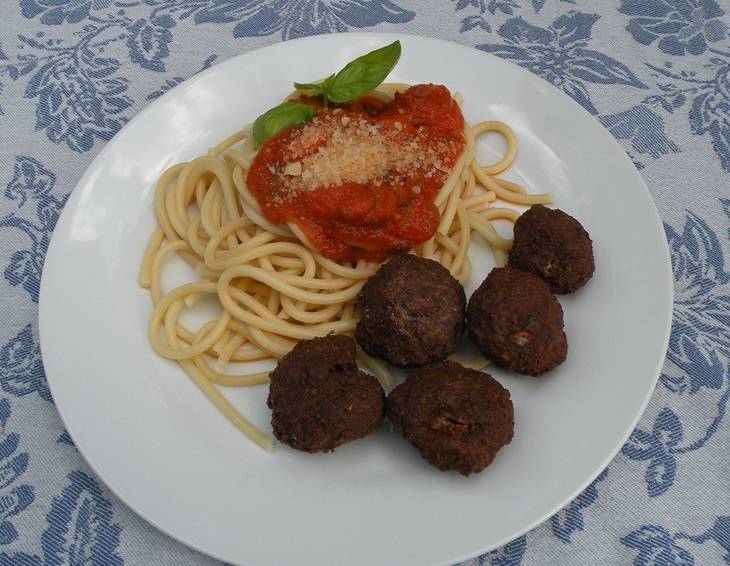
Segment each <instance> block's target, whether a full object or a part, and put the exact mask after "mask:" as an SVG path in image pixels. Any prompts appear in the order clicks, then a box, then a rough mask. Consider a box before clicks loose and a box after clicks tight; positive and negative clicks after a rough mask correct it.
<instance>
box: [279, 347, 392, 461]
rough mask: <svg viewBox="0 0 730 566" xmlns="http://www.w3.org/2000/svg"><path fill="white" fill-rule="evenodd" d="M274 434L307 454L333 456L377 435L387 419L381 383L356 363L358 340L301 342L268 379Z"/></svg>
mask: <svg viewBox="0 0 730 566" xmlns="http://www.w3.org/2000/svg"><path fill="white" fill-rule="evenodd" d="M270 379H271V385H270V388H269V398H268V401H267V404H268V406H269V408H270V409H271V426H272V428H273V431H274V436H275V437H276V438H277V439H278V440H280V441H281V442H283V443H285V444H288V445H289V446H291V447H292V448H296V449H297V450H303V451H305V452H330V451H332V450H334V449H335V448H337V447H338V446H341V445H342V444H346V443H347V442H351V441H353V440H357V439H358V438H362V437H364V436H367V435H368V434H370V433H371V432H373V431H374V430H375V429H376V428H378V425H379V424H380V421H381V420H382V419H383V412H384V401H385V394H384V393H383V389H382V387H381V386H380V383H379V382H378V380H377V379H376V378H375V377H373V376H372V375H369V374H367V373H364V372H362V371H360V370H359V369H358V368H357V365H356V364H355V341H354V340H353V339H352V338H350V337H349V336H343V335H341V334H340V335H336V334H333V335H330V336H326V337H324V338H313V339H312V340H303V341H301V342H299V343H298V344H297V345H296V346H294V348H293V349H292V351H291V352H289V353H288V354H287V355H285V356H284V357H283V358H282V359H281V360H279V363H278V364H277V366H276V369H274V371H272V372H271V375H270Z"/></svg>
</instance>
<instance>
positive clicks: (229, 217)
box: [139, 84, 551, 449]
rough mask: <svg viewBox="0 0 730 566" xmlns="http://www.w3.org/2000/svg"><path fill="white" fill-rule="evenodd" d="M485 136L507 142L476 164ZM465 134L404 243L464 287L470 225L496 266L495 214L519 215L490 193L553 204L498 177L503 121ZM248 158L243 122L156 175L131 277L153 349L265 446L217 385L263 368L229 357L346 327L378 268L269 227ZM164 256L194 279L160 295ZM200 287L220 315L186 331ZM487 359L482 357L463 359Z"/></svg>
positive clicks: (279, 351)
mask: <svg viewBox="0 0 730 566" xmlns="http://www.w3.org/2000/svg"><path fill="white" fill-rule="evenodd" d="M407 87H408V85H400V84H388V85H381V87H379V89H378V92H377V95H378V96H381V97H385V98H387V97H392V96H393V94H394V93H395V92H397V91H399V90H404V89H405V88H407ZM455 98H456V100H457V101H460V99H461V97H460V95H455ZM490 132H493V133H498V134H499V135H501V136H502V137H503V138H504V139H505V140H506V142H507V150H506V152H505V155H504V157H502V158H501V159H500V160H499V161H498V162H497V163H494V164H492V165H487V166H484V165H481V164H479V163H478V162H477V161H476V157H475V154H476V138H477V136H479V135H483V134H486V133H490ZM464 138H465V141H466V144H465V148H464V151H463V153H462V154H461V156H460V157H459V159H458V160H457V162H456V164H455V166H454V168H453V169H452V171H451V173H450V174H449V176H448V178H447V180H446V182H445V183H444V185H443V187H442V188H441V190H440V191H439V193H438V194H437V196H436V198H435V201H434V203H435V205H436V206H437V207H438V209H439V213H440V219H441V220H440V223H439V226H438V229H437V231H436V233H435V235H434V237H433V238H432V239H431V240H429V241H427V242H425V243H424V244H421V245H419V246H417V247H416V248H415V250H413V253H415V254H417V255H420V256H422V257H426V258H433V259H436V260H437V261H439V262H441V263H442V264H443V265H444V266H445V267H446V268H447V269H449V271H450V272H451V274H452V275H453V276H454V277H455V278H456V279H458V280H459V281H460V282H461V283H462V284H464V283H466V281H467V280H468V279H469V277H470V275H471V262H470V261H469V255H468V250H469V244H470V239H471V237H472V233H474V232H476V233H477V234H479V235H480V236H482V237H483V238H484V239H485V240H486V241H487V242H488V243H489V245H490V246H491V248H492V250H493V252H494V254H495V260H496V262H497V263H498V264H503V263H504V262H505V259H506V254H507V252H508V251H509V249H510V247H511V240H509V239H507V238H504V237H502V236H500V235H499V234H498V233H497V231H496V230H495V228H494V226H493V225H492V221H493V220H496V219H500V220H507V221H509V222H514V221H515V220H516V219H517V217H518V216H519V213H518V212H516V211H515V210H513V209H511V208H506V207H499V206H496V202H497V201H498V200H501V201H504V202H507V203H511V204H516V205H530V204H535V203H548V202H550V201H551V197H550V195H549V194H527V192H526V190H525V189H524V188H523V187H521V186H519V185H517V184H515V183H512V182H509V181H506V180H504V179H501V178H499V177H498V175H500V174H502V173H504V172H505V171H507V170H508V169H509V168H510V167H511V166H512V164H513V163H514V161H515V159H516V157H517V139H516V137H515V134H514V132H513V131H512V130H511V129H510V128H509V126H507V125H506V124H504V123H502V122H495V121H489V122H480V123H478V124H475V125H473V126H468V125H467V126H466V127H465V130H464ZM255 154H256V152H255V149H254V146H253V141H252V138H251V129H250V127H247V128H244V129H243V130H241V131H239V132H237V133H235V134H233V135H232V136H230V137H228V138H227V139H226V140H224V141H222V142H221V143H220V144H218V145H217V146H216V147H214V148H212V149H211V150H210V151H209V152H208V154H207V155H204V156H201V157H198V158H196V159H193V160H192V161H190V162H188V163H181V164H177V165H174V166H172V167H170V168H169V169H168V170H167V171H166V172H165V173H164V174H163V175H162V176H161V178H160V180H159V182H158V184H157V188H156V192H155V196H154V206H155V212H156V215H157V220H158V224H159V227H158V228H157V229H156V230H155V232H154V234H153V235H152V237H151V239H150V241H149V244H148V245H147V249H146V251H145V254H144V259H143V261H142V268H141V272H140V275H139V285H140V287H143V288H146V289H149V290H150V294H151V297H152V302H153V304H154V310H153V314H152V317H151V320H150V323H149V339H150V343H151V344H152V346H153V348H154V349H155V351H156V352H157V353H158V354H160V355H161V356H164V357H166V358H169V359H172V360H176V361H177V362H178V363H179V364H180V365H181V366H182V367H183V369H184V370H185V371H186V372H187V373H188V374H189V375H190V377H191V378H192V379H193V381H194V382H195V384H196V385H197V386H198V387H199V388H200V389H201V390H202V391H203V393H205V394H206V396H208V397H209V398H210V400H211V401H212V402H213V403H214V404H215V406H216V407H217V408H218V409H219V410H220V411H221V412H222V413H223V414H224V415H225V416H226V417H227V418H228V420H229V421H230V422H231V423H233V424H234V425H235V426H236V427H238V428H239V429H240V430H241V431H242V432H243V433H244V434H245V435H247V436H248V437H249V438H250V439H251V440H253V441H254V442H256V443H257V444H259V445H260V446H262V447H263V448H265V449H271V447H272V441H271V439H270V438H269V437H268V436H267V435H266V434H264V433H263V432H262V431H261V430H259V429H258V428H257V427H255V426H254V425H253V424H252V423H251V422H249V421H248V420H247V419H246V418H245V417H244V416H243V415H242V414H240V412H239V411H237V410H236V408H235V407H234V406H233V405H231V404H230V403H229V402H228V401H227V400H226V399H225V397H224V396H223V395H222V394H221V393H220V391H219V390H218V389H217V387H216V386H218V385H220V386H226V387H242V386H248V385H254V384H259V383H265V382H267V381H268V372H256V373H239V374H234V373H231V372H232V371H235V370H232V369H231V368H233V367H234V366H233V365H232V364H240V363H246V362H255V361H262V360H272V359H278V358H281V357H282V356H284V355H285V354H286V353H287V352H288V351H289V350H290V349H291V348H292V347H293V346H294V345H295V344H296V342H297V341H298V340H304V339H309V338H314V337H317V336H324V335H326V334H328V333H330V332H336V333H345V334H352V333H353V332H354V329H355V325H356V323H357V318H358V315H357V309H356V299H357V295H358V292H359V291H360V289H361V288H362V286H363V285H364V283H365V281H366V280H367V279H368V277H370V276H371V275H372V274H373V273H375V271H376V270H377V265H374V264H367V263H365V262H359V263H358V264H357V265H342V264H338V263H336V262H334V261H331V260H329V259H327V258H326V257H324V256H323V255H321V254H319V253H317V252H316V251H314V250H313V249H312V248H311V246H309V245H307V242H306V238H305V237H304V235H303V234H302V233H301V231H300V230H299V229H298V228H297V226H296V225H289V226H285V225H274V224H272V223H270V222H269V221H268V220H267V219H266V218H265V217H264V215H263V213H262V211H261V209H260V207H259V205H258V203H257V202H256V200H255V198H253V196H252V195H251V194H250V193H249V191H248V189H247V187H246V182H245V179H246V172H247V170H248V168H249V167H250V166H251V163H252V161H253V159H254V157H255ZM172 252H174V253H176V254H177V255H178V256H179V257H181V258H182V259H183V260H184V261H186V262H187V263H188V264H189V265H191V266H192V267H193V268H194V269H195V270H196V272H197V273H198V275H199V276H200V280H199V281H198V282H193V283H187V284H184V285H180V286H178V287H176V288H175V289H173V290H171V291H169V292H164V291H163V288H162V275H163V264H164V260H165V258H166V257H167V256H168V255H169V254H170V253H172ZM204 295H212V296H215V297H216V298H217V301H218V304H219V305H220V314H219V316H218V317H217V318H216V319H214V320H211V321H209V322H208V323H206V324H204V325H203V326H201V327H200V328H199V329H197V330H195V331H193V330H191V329H188V328H186V327H185V326H184V325H182V324H181V323H180V321H179V316H180V314H181V312H182V310H183V309H185V308H192V307H194V306H195V304H196V303H197V302H198V301H199V300H200V298H201V297H202V296H204ZM357 357H358V360H359V361H360V362H361V363H362V364H363V365H365V366H367V367H369V368H370V369H371V370H372V371H373V373H374V374H375V375H376V376H377V377H378V378H379V379H380V380H381V382H382V383H383V386H384V387H385V388H386V390H390V389H391V388H392V387H393V386H394V381H393V377H392V375H391V373H390V371H389V370H388V368H387V366H386V364H384V363H383V362H381V361H378V360H375V359H373V358H371V357H370V356H368V355H367V354H365V353H364V352H362V351H360V350H358V355H357ZM485 364H486V360H483V359H480V360H476V361H474V362H472V363H471V364H470V365H472V366H473V367H483V366H484V365H485Z"/></svg>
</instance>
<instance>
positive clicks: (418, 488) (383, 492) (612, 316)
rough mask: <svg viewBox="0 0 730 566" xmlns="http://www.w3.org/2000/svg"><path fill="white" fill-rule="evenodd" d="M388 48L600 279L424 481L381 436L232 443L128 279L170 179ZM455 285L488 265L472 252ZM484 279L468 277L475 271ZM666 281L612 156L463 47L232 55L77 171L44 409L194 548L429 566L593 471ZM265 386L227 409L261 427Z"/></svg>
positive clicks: (539, 511)
mask: <svg viewBox="0 0 730 566" xmlns="http://www.w3.org/2000/svg"><path fill="white" fill-rule="evenodd" d="M396 38H399V39H400V40H401V42H402V44H403V56H402V59H401V61H400V63H399V64H398V66H397V68H396V70H395V71H394V73H393V74H392V75H391V77H390V80H394V81H403V82H411V83H417V82H434V83H442V84H445V85H448V86H449V87H450V88H451V89H452V90H455V91H460V92H461V93H463V95H464V100H465V102H464V113H465V115H466V117H467V119H468V120H470V121H472V122H474V121H479V120H485V119H496V120H503V121H505V122H507V123H508V124H510V125H511V126H512V127H513V128H514V130H515V132H516V133H517V137H518V139H519V142H520V154H519V158H518V160H517V164H516V172H517V173H516V174H517V176H518V177H520V178H522V179H523V180H524V181H525V182H526V183H527V184H528V185H529V186H530V187H532V188H533V190H534V191H540V192H542V191H550V192H552V193H553V194H554V195H555V198H556V200H555V204H556V206H558V207H560V208H562V209H564V210H566V211H568V212H569V213H571V214H573V215H575V216H576V217H577V218H578V219H579V220H580V221H581V222H582V223H583V224H584V225H585V226H586V228H587V229H588V231H589V232H590V233H591V236H592V237H593V240H594V242H595V255H596V274H595V276H594V278H593V279H592V280H591V282H590V283H589V284H588V285H587V287H585V288H584V289H582V290H581V291H579V292H577V293H575V294H573V295H570V296H566V297H561V298H560V301H561V303H562V304H563V307H564V309H565V319H566V330H567V334H568V339H569V343H570V351H569V354H568V360H567V362H566V363H565V364H563V365H562V366H560V367H559V368H558V369H557V370H556V371H554V372H552V373H550V374H548V375H547V376H545V377H543V378H541V379H531V378H529V377H524V376H518V375H514V374H510V373H508V372H502V371H498V370H494V371H493V373H494V375H495V376H496V377H497V378H498V379H499V380H500V381H501V382H502V383H503V384H504V385H505V386H506V387H508V388H509V389H510V391H511V392H512V397H513V399H514V404H515V412H516V414H515V418H516V429H515V438H514V441H513V442H512V444H510V445H509V446H508V447H506V448H505V449H503V450H502V451H501V452H500V454H499V455H498V457H497V458H496V460H495V462H494V464H492V466H490V467H489V468H488V469H487V470H486V471H485V472H483V473H481V474H479V475H477V476H473V477H469V478H464V477H462V476H459V475H457V474H445V473H441V472H439V471H437V470H436V469H435V468H432V467H430V466H429V465H427V464H426V463H425V462H424V461H423V460H422V459H421V458H420V457H419V456H418V454H417V452H416V451H415V450H414V449H413V448H411V447H410V446H409V445H408V444H407V443H406V442H405V441H404V440H403V439H402V438H400V436H399V434H398V433H397V432H392V431H390V429H389V427H388V426H387V425H384V426H383V428H382V430H381V431H379V432H378V433H377V434H376V435H373V436H371V437H369V438H367V439H365V440H362V441H358V442H354V443H352V444H350V445H348V446H345V447H343V448H341V449H338V450H337V452H336V453H334V454H332V455H314V456H312V455H308V454H304V453H301V452H297V451H294V450H290V449H289V448H287V447H284V446H277V448H276V450H275V451H274V452H273V453H271V454H269V453H266V452H263V451H262V450H261V449H260V448H258V447H257V446H254V445H253V444H252V443H251V442H249V441H248V440H247V439H246V438H244V437H243V436H242V435H241V434H240V433H239V432H238V431H237V430H236V429H234V427H233V426H231V425H230V424H229V423H228V422H227V421H226V420H225V418H224V417H222V416H221V415H220V414H219V413H218V412H217V411H216V410H215V409H214V408H213V406H212V405H211V404H210V403H209V401H208V400H207V399H206V398H205V397H204V396H203V395H202V394H201V393H200V392H199V391H198V390H197V389H196V388H195V386H194V385H193V384H192V382H191V381H190V380H189V379H188V378H187V377H186V376H185V374H184V373H183V371H182V370H181V369H180V368H179V367H178V366H177V365H175V364H174V363H173V362H169V361H167V360H163V359H161V358H159V357H158V356H157V355H155V353H154V352H153V351H152V349H151V348H150V346H149V344H148V342H147V322H148V318H149V315H150V312H151V304H150V299H149V297H148V294H147V292H146V291H143V290H141V289H139V288H137V285H136V279H137V270H138V268H139V263H140V260H141V258H142V253H143V248H144V245H145V243H146V239H147V238H148V236H149V235H150V233H151V231H152V229H153V227H154V216H153V212H152V193H153V187H154V184H155V181H156V179H157V178H158V176H159V175H160V173H161V172H162V171H163V170H164V169H165V168H166V167H168V166H169V165H170V164H172V163H175V162H178V161H181V160H186V159H189V158H191V157H193V156H196V155H199V154H201V153H202V152H204V151H206V150H207V148H208V147H211V146H212V145H214V144H215V143H216V142H217V141H219V140H221V139H223V138H224V137H226V136H227V135H228V134H230V133H232V132H233V131H235V130H237V129H239V128H240V127H241V126H242V125H243V124H244V123H246V122H249V121H250V120H252V119H253V118H255V117H256V116H257V115H259V114H260V113H261V112H263V111H264V110H266V109H267V108H268V107H270V106H272V105H274V104H275V103H277V102H278V101H279V100H280V99H281V98H282V97H283V96H284V95H285V94H286V93H287V92H288V91H289V89H290V87H291V83H292V81H293V80H300V81H301V80H308V79H312V78H316V77H323V76H326V75H328V74H329V73H330V72H332V71H333V70H335V69H337V68H340V67H341V66H342V65H344V63H345V62H347V61H348V60H350V59H352V58H354V57H355V56H357V55H359V54H361V53H363V52H365V51H368V50H370V49H374V48H376V47H379V46H382V45H384V44H385V43H387V42H390V41H393V40H394V39H396ZM473 257H474V258H475V260H476V262H477V274H476V275H475V276H474V278H473V280H472V282H471V285H470V286H471V288H472V289H473V288H474V287H475V286H476V285H477V284H478V283H479V280H480V279H481V276H482V275H484V274H485V270H486V269H487V268H488V265H489V263H490V262H491V259H490V258H489V255H488V253H487V252H485V251H484V249H475V250H474V252H473ZM479 271H481V274H480V273H479ZM671 297H672V283H671V270H670V263H669V255H668V250H667V244H666V241H665V238H664V232H663V230H662V225H661V222H660V220H659V217H658V215H657V212H656V209H655V208H654V204H653V203H652V200H651V197H650V195H649V193H648V191H647V189H646V187H645V185H644V183H643V182H642V180H641V178H640V177H639V175H638V173H637V172H636V170H635V169H634V167H633V165H632V164H631V162H630V161H629V159H627V157H626V155H625V154H624V152H623V151H622V149H621V148H620V146H619V145H618V144H617V143H616V142H615V141H614V140H613V138H612V137H611V136H610V135H609V134H608V133H607V132H606V130H604V129H603V128H602V127H601V126H600V125H599V124H598V122H597V121H595V120H594V119H593V118H592V117H591V116H589V115H588V114H587V113H586V112H585V111H584V110H583V109H581V108H580V107H579V106H578V105H577V104H576V103H575V102H573V101H572V100H571V99H570V98H568V97H567V96H565V95H564V94H563V93H562V92H559V91H558V90H556V89H554V88H553V87H552V86H550V85H548V84H547V83H545V82H543V81H542V80H540V79H538V78H536V77H535V76H533V75H531V74H529V73H528V72H526V71H523V70H522V69H520V68H518V67H515V66H512V65H511V64H509V63H506V62H504V61H501V60H500V59H497V58H495V57H492V56H489V55H487V54H485V53H481V52H479V51H476V50H473V49H469V48H466V47H463V46H459V45H454V44H450V43H445V42H441V41H436V40H431V39H424V38H418V37H411V36H396V35H390V34H376V33H368V34H363V33H358V34H342V35H328V36H320V37H311V38H307V39H300V40H296V41H290V42H286V43H280V44H277V45H272V46H270V47H267V48H265V49H260V50H257V51H252V52H250V53H246V54H244V55H241V56H239V57H235V58H233V59H230V60H229V61H226V62H225V63H222V64H220V65H217V66H216V67H214V68H212V69H209V70H208V71H206V72H204V73H201V74H199V75H197V76H196V77H194V78H192V79H190V80H188V81H186V82H185V83H184V84H182V85H180V86H179V87H177V88H175V89H173V90H172V91H171V92H169V93H168V94H166V95H165V96H163V97H161V98H160V99H159V100H158V101H156V102H155V103H153V104H152V105H150V107H149V108H147V109H146V110H145V111H144V112H142V113H140V114H139V116H137V117H136V118H135V119H134V120H132V121H131V122H130V123H129V124H128V125H127V126H126V127H125V128H124V129H123V130H122V131H121V132H120V133H119V134H118V135H117V136H116V137H115V138H114V140H112V141H111V142H110V143H109V144H108V145H107V146H106V148H105V149H104V150H103V151H102V152H101V153H100V155H99V156H98V157H97V158H96V160H95V161H94V163H93V164H92V165H91V167H89V169H88V171H87V172H86V174H85V175H84V176H83V178H82V179H81V181H80V182H79V184H78V186H77V187H76V189H75V190H74V192H73V195H72V196H71V199H70V200H69V202H68V204H67V205H66V208H65V210H64V211H63V215H62V216H61V220H60V221H59V223H58V226H57V227H56V231H55V232H54V234H53V241H52V243H51V247H50V249H49V252H48V257H47V259H46V264H45V269H44V272H43V282H42V287H41V304H40V332H41V344H42V349H43V359H44V363H45V368H46V373H47V376H48V381H49V383H50V386H51V390H52V392H53V397H54V399H55V401H56V405H57V407H58V409H59V411H60V412H61V415H62V417H63V419H64V422H65V423H66V426H67V427H68V430H69V432H70V433H71V435H72V437H73V439H74V441H75V442H76V445H77V446H78V448H79V450H80V451H81V453H82V454H83V455H84V456H85V457H86V459H87V460H88V461H89V464H90V465H91V466H92V467H93V469H94V470H95V471H96V473H97V474H98V475H99V476H100V477H101V478H102V479H103V480H104V482H105V483H106V484H107V485H108V486H109V487H110V488H111V490H112V491H114V493H116V494H117V495H118V496H119V497H120V498H121V499H122V500H124V501H125V502H126V503H127V504H128V505H129V506H130V507H132V508H133V509H134V510H135V511H136V512H137V513H139V514H140V515H141V516H142V517H144V518H145V519H147V520H148V521H150V522H151V523H153V524H154V525H156V526H157V527H159V528H160V529H162V530H163V531H165V532H167V533H169V534H170V535H172V536H173V537H175V538H177V539H178V540H180V541H183V542H185V543H186V544H188V545H190V546H192V547H195V548H197V549H199V550H201V551H203V552H206V553H209V554H211V555H213V556H216V557H219V558H221V559H224V560H226V561H228V562H234V563H237V564H247V565H251V566H267V565H272V566H280V565H281V564H294V563H296V564H298V565H299V566H308V565H318V566H322V565H330V564H331V565H341V564H348V565H350V566H357V565H367V566H372V565H377V564H398V565H399V566H408V565H418V566H424V565H436V564H447V563H452V562H456V561H458V560H461V559H466V558H468V557H471V556H474V555H476V554H479V553H482V552H484V551H487V550H490V549H492V548H494V547H497V546H498V545H501V544H503V543H506V542H507V541H509V540H510V539H512V538H514V537H516V536H518V535H520V534H521V533H524V532H525V531H527V530H528V529H530V528H531V527H533V526H535V525H537V524H538V523H540V522H541V521H543V520H544V519H545V518H547V517H548V516H550V515H551V514H552V513H554V512H555V511H557V510H558V509H559V508H560V507H561V506H563V505H564V504H566V503H567V502H568V501H569V500H570V499H571V498H573V497H574V496H576V495H577V494H578V493H579V492H580V490H581V489H583V488H584V487H585V486H586V485H587V484H588V483H589V482H590V481H591V480H592V479H593V478H594V477H595V476H596V475H597V474H598V473H599V472H600V471H601V469H602V468H603V467H604V466H605V465H606V464H607V463H608V462H609V460H610V459H611V458H612V457H613V455H614V454H615V453H616V451H617V450H618V449H619V448H620V446H621V445H622V443H623V442H624V440H625V439H626V437H627V436H628V434H629V432H630V431H631V429H632V428H633V426H634V425H635V423H636V421H637V419H638V418H639V415H640V414H641V412H642V410H643V408H644V406H645V404H646V402H647V400H648V399H649V397H650V395H651V392H652V390H653V387H654V384H655V381H656V378H657V376H658V372H659V369H660V366H661V363H662V361H663V358H664V353H665V348H666V344H667V338H668V332H669V323H670V316H671ZM266 393H267V387H266V386H260V387H258V388H256V389H253V390H252V389H248V390H239V391H235V392H234V393H233V394H232V395H230V398H231V399H232V400H233V401H234V402H235V403H236V404H237V405H238V406H239V407H241V408H242V410H243V411H244V412H245V413H246V414H247V415H249V416H250V417H251V418H252V419H253V420H254V421H255V422H256V423H257V424H259V425H260V426H262V427H264V428H265V429H266V430H269V425H268V421H269V413H268V409H267V408H266V406H265V397H266Z"/></svg>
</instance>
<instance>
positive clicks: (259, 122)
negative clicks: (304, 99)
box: [253, 102, 317, 148]
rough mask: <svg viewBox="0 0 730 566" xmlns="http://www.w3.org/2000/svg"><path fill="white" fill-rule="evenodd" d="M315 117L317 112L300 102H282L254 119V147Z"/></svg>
mask: <svg viewBox="0 0 730 566" xmlns="http://www.w3.org/2000/svg"><path fill="white" fill-rule="evenodd" d="M316 115H317V110H316V109H315V108H312V107H311V106H307V105H306V104H301V103H300V102H283V103H281V104H279V106H274V107H273V108H272V109H271V110H268V111H267V112H264V113H263V114H262V115H261V116H259V117H258V118H256V121H255V122H254V123H253V138H254V141H255V142H256V144H255V145H256V147H257V148H258V147H260V146H261V145H262V144H263V143H264V142H266V141H267V140H270V139H271V138H273V137H274V136H275V135H276V134H278V133H280V132H283V131H284V130H289V129H290V128H295V127H296V126H302V125H304V124H306V123H307V122H309V121H310V120H312V119H313V118H314V117H315V116H316Z"/></svg>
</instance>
